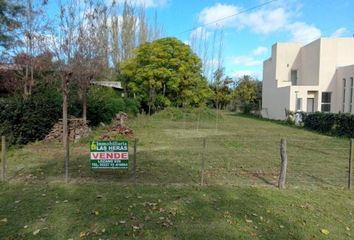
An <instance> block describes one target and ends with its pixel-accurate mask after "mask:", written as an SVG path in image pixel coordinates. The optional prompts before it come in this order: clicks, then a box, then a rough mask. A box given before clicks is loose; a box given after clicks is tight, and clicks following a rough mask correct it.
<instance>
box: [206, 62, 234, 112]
mask: <svg viewBox="0 0 354 240" xmlns="http://www.w3.org/2000/svg"><path fill="white" fill-rule="evenodd" d="M213 80H214V81H213V83H212V84H211V86H210V88H211V89H212V90H213V96H212V98H211V101H212V104H213V106H214V107H215V108H216V109H218V110H219V109H223V108H225V107H226V106H227V105H228V104H229V102H230V100H231V92H232V90H231V88H230V86H229V85H230V84H231V83H232V79H231V78H230V77H228V76H226V75H225V70H224V68H218V69H216V70H215V72H214V74H213Z"/></svg>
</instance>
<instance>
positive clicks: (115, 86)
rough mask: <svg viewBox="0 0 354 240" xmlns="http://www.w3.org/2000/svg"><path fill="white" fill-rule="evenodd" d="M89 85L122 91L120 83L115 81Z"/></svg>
mask: <svg viewBox="0 0 354 240" xmlns="http://www.w3.org/2000/svg"><path fill="white" fill-rule="evenodd" d="M90 83H91V84H94V85H99V86H104V87H111V88H116V89H123V88H122V84H121V82H116V81H91V82H90Z"/></svg>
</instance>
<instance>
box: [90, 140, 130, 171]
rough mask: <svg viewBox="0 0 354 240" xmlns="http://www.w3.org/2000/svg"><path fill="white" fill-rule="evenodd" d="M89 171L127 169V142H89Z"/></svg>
mask: <svg viewBox="0 0 354 240" xmlns="http://www.w3.org/2000/svg"><path fill="white" fill-rule="evenodd" d="M90 159H91V169H94V170H95V169H128V160H129V153H128V141H120V140H111V141H91V144H90Z"/></svg>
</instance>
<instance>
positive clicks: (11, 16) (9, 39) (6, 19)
mask: <svg viewBox="0 0 354 240" xmlns="http://www.w3.org/2000/svg"><path fill="white" fill-rule="evenodd" d="M23 14H24V7H23V6H22V5H19V4H18V3H13V2H12V1H10V0H0V47H3V48H8V47H9V46H10V44H12V43H13V40H14V36H13V35H12V34H13V32H14V31H15V30H16V29H18V28H20V27H21V22H20V21H19V20H18V19H17V18H18V17H19V16H21V15H23Z"/></svg>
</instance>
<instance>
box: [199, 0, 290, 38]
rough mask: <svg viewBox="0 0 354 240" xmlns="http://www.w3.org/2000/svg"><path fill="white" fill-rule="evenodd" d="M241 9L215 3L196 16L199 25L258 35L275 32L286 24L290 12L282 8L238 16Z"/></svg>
mask: <svg viewBox="0 0 354 240" xmlns="http://www.w3.org/2000/svg"><path fill="white" fill-rule="evenodd" d="M242 10H244V9H243V8H241V7H239V6H236V5H227V4H220V3H217V4H215V5H214V6H212V7H207V8H204V9H203V10H202V11H201V12H200V13H199V15H198V20H199V22H200V23H201V24H203V25H207V26H208V27H212V28H213V27H237V28H238V29H243V28H249V29H250V30H251V31H253V32H255V33H260V34H267V33H271V32H274V31H277V30H279V29H281V28H284V26H285V25H286V24H287V22H288V18H289V15H291V14H290V12H288V11H286V10H285V9H284V8H282V7H277V8H275V9H270V8H269V9H261V10H257V11H254V12H251V13H242V14H239V15H238V13H240V12H241V11H242Z"/></svg>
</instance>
